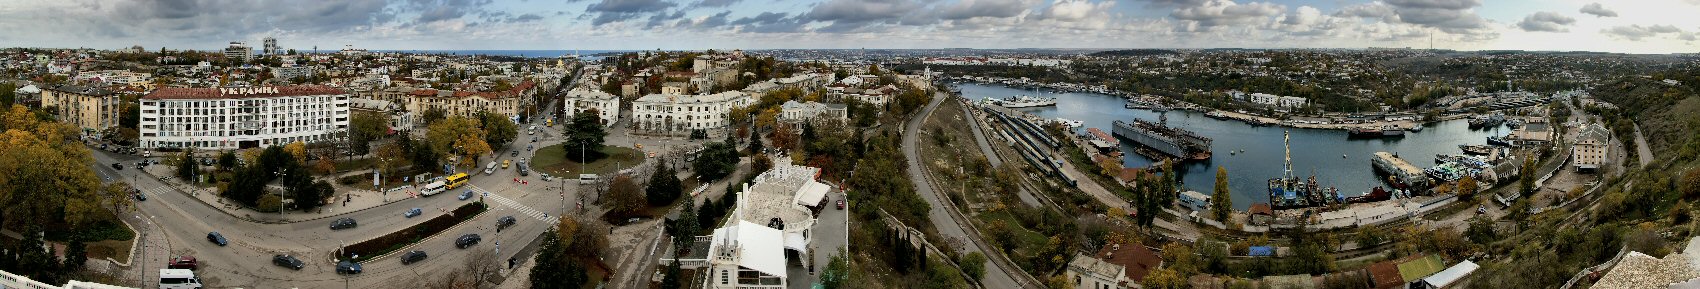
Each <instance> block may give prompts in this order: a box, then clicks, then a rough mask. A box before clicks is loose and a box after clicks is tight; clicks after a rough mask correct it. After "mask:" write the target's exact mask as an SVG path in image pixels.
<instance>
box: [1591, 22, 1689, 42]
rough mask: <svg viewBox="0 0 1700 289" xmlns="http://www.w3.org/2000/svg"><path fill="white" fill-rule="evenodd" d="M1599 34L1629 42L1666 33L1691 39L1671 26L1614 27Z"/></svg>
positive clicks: (1679, 29) (1680, 30)
mask: <svg viewBox="0 0 1700 289" xmlns="http://www.w3.org/2000/svg"><path fill="white" fill-rule="evenodd" d="M1600 33H1603V34H1605V35H1606V36H1611V37H1612V38H1617V39H1623V40H1629V41H1641V39H1646V38H1648V37H1655V36H1659V35H1660V34H1667V33H1670V34H1678V37H1689V38H1692V37H1693V36H1691V35H1685V34H1684V33H1682V29H1681V28H1676V26H1671V25H1653V26H1641V25H1628V26H1615V27H1611V28H1606V29H1603V30H1600Z"/></svg>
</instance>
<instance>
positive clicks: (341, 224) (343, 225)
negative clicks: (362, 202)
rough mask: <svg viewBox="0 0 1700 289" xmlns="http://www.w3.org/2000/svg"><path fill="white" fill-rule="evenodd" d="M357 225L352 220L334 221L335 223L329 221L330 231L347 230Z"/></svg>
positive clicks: (357, 224)
mask: <svg viewBox="0 0 1700 289" xmlns="http://www.w3.org/2000/svg"><path fill="white" fill-rule="evenodd" d="M359 225H360V224H359V223H355V222H354V219H353V218H341V219H336V221H331V230H342V229H348V228H353V227H355V226H359Z"/></svg>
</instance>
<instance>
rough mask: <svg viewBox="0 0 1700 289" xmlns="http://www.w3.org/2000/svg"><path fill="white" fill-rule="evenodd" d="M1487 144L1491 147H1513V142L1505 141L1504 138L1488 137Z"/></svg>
mask: <svg viewBox="0 0 1700 289" xmlns="http://www.w3.org/2000/svg"><path fill="white" fill-rule="evenodd" d="M1487 143H1488V144H1489V145H1496V146H1511V141H1510V140H1507V139H1505V137H1503V136H1489V137H1487Z"/></svg>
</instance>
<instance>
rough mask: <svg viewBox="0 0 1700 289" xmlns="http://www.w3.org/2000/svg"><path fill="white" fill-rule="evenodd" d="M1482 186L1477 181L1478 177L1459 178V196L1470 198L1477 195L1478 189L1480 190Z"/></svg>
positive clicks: (1465, 198)
mask: <svg viewBox="0 0 1700 289" xmlns="http://www.w3.org/2000/svg"><path fill="white" fill-rule="evenodd" d="M1480 186H1481V185H1480V184H1477V183H1476V177H1473V176H1464V178H1462V179H1458V197H1459V198H1460V199H1464V200H1469V199H1471V198H1472V197H1474V196H1475V195H1476V191H1479V190H1480Z"/></svg>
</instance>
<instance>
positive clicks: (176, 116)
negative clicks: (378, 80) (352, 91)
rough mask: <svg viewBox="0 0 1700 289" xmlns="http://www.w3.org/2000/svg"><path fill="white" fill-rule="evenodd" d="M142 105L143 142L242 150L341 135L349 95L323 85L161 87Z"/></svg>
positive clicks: (144, 144) (145, 144)
mask: <svg viewBox="0 0 1700 289" xmlns="http://www.w3.org/2000/svg"><path fill="white" fill-rule="evenodd" d="M141 107H142V108H141V124H140V131H141V144H140V146H141V147H145V148H188V147H193V148H198V149H212V150H222V149H240V148H255V147H263V146H272V145H284V144H288V143H291V142H297V141H300V142H318V141H335V140H338V139H340V138H341V137H342V135H343V132H345V131H347V130H348V119H349V94H348V92H345V91H343V90H341V89H336V88H332V87H329V86H320V85H299V86H268V87H240V88H162V89H159V90H156V91H154V92H153V93H149V94H147V95H145V96H142V99H141Z"/></svg>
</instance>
